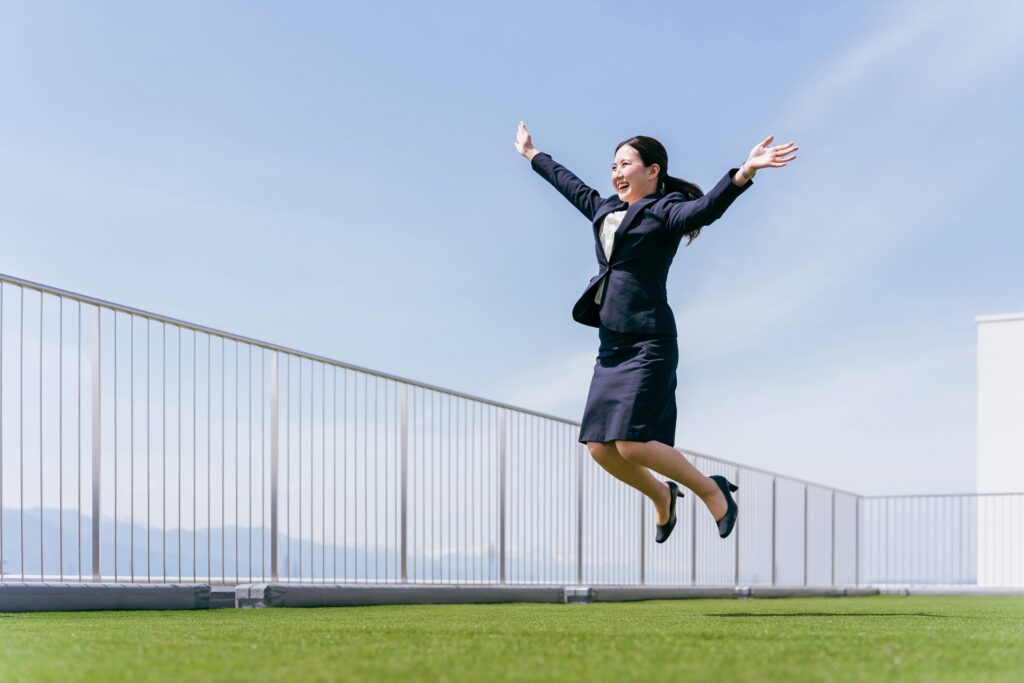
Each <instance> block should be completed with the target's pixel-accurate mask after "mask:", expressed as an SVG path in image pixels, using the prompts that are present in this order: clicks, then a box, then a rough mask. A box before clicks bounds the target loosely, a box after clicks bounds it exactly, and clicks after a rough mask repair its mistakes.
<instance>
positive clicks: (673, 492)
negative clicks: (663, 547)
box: [654, 481, 683, 543]
mask: <svg viewBox="0 0 1024 683" xmlns="http://www.w3.org/2000/svg"><path fill="white" fill-rule="evenodd" d="M665 483H666V484H668V492H669V494H670V496H671V498H670V499H669V503H668V521H667V522H665V523H664V524H659V525H658V535H657V536H656V537H655V539H654V542H655V543H664V542H665V541H667V540H668V537H669V536H671V535H672V529H675V528H676V498H682V497H683V494H682V493H680V492H679V484H677V483H675V482H674V481H666V482H665Z"/></svg>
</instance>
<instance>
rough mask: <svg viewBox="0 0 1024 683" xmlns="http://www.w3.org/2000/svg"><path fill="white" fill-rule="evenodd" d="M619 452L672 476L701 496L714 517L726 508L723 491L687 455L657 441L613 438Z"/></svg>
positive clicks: (641, 466) (640, 464) (660, 472)
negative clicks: (615, 439)
mask: <svg viewBox="0 0 1024 683" xmlns="http://www.w3.org/2000/svg"><path fill="white" fill-rule="evenodd" d="M615 448H616V449H617V451H618V453H619V455H620V456H622V458H623V459H625V460H627V461H629V462H630V463H632V464H634V465H636V466H639V467H640V468H649V469H652V470H654V471H655V472H658V473H659V474H662V475H664V476H666V477H668V478H670V479H673V480H675V481H677V482H679V483H680V484H682V485H683V486H685V487H686V488H688V489H690V490H691V491H693V492H694V493H695V494H697V495H698V496H700V499H701V500H702V501H704V504H705V505H707V506H708V511H709V512H711V516H712V517H713V518H714V519H715V520H719V519H721V518H722V516H723V515H724V514H725V513H726V512H727V511H728V504H727V503H726V502H725V495H724V494H723V493H722V491H721V489H719V488H718V485H717V484H716V483H715V482H714V481H712V480H711V479H709V478H708V477H705V476H704V475H703V474H701V473H700V471H699V470H698V469H697V468H696V467H694V466H693V465H692V464H691V463H690V461H689V460H687V459H686V457H685V456H684V455H683V454H682V453H680V452H679V451H677V450H676V449H674V448H672V447H671V446H669V445H668V444H664V443H661V442H660V441H647V442H643V441H616V442H615Z"/></svg>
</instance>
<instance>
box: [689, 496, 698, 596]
mask: <svg viewBox="0 0 1024 683" xmlns="http://www.w3.org/2000/svg"><path fill="white" fill-rule="evenodd" d="M690 585H691V586H696V585H697V496H690Z"/></svg>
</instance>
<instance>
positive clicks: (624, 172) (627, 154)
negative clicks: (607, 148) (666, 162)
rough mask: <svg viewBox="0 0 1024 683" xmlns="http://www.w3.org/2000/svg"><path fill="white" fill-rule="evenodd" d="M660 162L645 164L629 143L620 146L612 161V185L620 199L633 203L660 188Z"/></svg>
mask: <svg viewBox="0 0 1024 683" xmlns="http://www.w3.org/2000/svg"><path fill="white" fill-rule="evenodd" d="M660 171H661V169H660V168H659V167H658V164H651V165H650V166H644V162H643V160H642V159H641V158H640V155H639V154H637V151H636V150H635V149H633V148H632V147H631V146H629V145H623V146H622V147H619V150H618V151H617V152H615V160H614V161H612V187H614V188H615V191H616V192H617V193H618V194H619V199H621V200H622V201H624V202H626V203H627V204H632V203H633V202H635V201H636V200H638V199H640V198H641V197H646V196H647V195H649V194H652V193H654V192H656V191H657V190H658V173H659V172H660Z"/></svg>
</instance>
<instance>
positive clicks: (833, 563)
mask: <svg viewBox="0 0 1024 683" xmlns="http://www.w3.org/2000/svg"><path fill="white" fill-rule="evenodd" d="M831 536H832V585H833V586H835V585H836V491H835V489H832V534H831Z"/></svg>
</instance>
